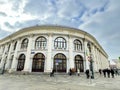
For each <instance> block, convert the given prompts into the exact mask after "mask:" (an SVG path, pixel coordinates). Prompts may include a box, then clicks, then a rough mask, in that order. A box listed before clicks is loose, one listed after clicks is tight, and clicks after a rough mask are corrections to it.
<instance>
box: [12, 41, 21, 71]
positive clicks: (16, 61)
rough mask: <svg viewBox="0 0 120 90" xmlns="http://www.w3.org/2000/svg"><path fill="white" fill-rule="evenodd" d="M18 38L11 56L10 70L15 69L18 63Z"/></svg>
mask: <svg viewBox="0 0 120 90" xmlns="http://www.w3.org/2000/svg"><path fill="white" fill-rule="evenodd" d="M20 45H21V44H20V40H18V41H17V45H16V49H15V52H14V57H13V62H12V67H11V69H10V72H13V71H16V69H17V63H18V56H17V55H18V51H19V50H20Z"/></svg>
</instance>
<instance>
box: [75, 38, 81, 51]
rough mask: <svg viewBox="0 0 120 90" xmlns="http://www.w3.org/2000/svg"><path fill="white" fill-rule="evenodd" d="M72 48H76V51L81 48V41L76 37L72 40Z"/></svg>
mask: <svg viewBox="0 0 120 90" xmlns="http://www.w3.org/2000/svg"><path fill="white" fill-rule="evenodd" d="M74 50H76V51H80V50H82V43H81V41H80V40H78V39H75V40H74Z"/></svg>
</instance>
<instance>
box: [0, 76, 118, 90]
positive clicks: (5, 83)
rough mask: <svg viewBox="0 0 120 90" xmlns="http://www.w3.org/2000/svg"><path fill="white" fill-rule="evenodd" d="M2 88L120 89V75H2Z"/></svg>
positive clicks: (34, 89) (40, 89)
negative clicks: (111, 76)
mask: <svg viewBox="0 0 120 90" xmlns="http://www.w3.org/2000/svg"><path fill="white" fill-rule="evenodd" d="M0 90H120V76H116V77H115V78H104V77H103V76H99V75H98V74H95V79H92V80H90V79H86V76H85V75H84V74H83V75H81V76H75V75H73V76H68V75H55V77H49V75H12V74H4V75H0Z"/></svg>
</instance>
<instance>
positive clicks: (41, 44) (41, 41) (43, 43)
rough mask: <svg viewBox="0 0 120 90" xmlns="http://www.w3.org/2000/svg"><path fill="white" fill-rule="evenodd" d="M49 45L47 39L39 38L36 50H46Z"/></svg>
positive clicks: (36, 42)
mask: <svg viewBox="0 0 120 90" xmlns="http://www.w3.org/2000/svg"><path fill="white" fill-rule="evenodd" d="M46 44H47V40H46V38H45V37H42V36H41V37H38V38H37V39H36V41H35V48H36V49H39V48H40V49H45V48H46Z"/></svg>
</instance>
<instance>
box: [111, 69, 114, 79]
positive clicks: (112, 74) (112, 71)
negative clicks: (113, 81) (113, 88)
mask: <svg viewBox="0 0 120 90" xmlns="http://www.w3.org/2000/svg"><path fill="white" fill-rule="evenodd" d="M111 76H112V78H114V70H113V69H111Z"/></svg>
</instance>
